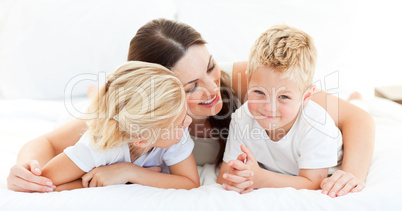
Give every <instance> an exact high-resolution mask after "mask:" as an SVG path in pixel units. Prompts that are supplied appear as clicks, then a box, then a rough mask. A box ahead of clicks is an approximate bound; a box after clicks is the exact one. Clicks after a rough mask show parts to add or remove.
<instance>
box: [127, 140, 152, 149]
mask: <svg viewBox="0 0 402 211" xmlns="http://www.w3.org/2000/svg"><path fill="white" fill-rule="evenodd" d="M131 143H132V144H133V145H134V146H135V147H141V148H144V147H146V146H148V141H147V140H145V139H137V140H133V141H132V142H131Z"/></svg>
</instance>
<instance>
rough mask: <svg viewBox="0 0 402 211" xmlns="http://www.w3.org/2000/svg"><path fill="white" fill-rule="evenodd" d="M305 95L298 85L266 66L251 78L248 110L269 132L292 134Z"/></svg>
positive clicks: (255, 72)
mask: <svg viewBox="0 0 402 211" xmlns="http://www.w3.org/2000/svg"><path fill="white" fill-rule="evenodd" d="M301 98H302V93H301V91H300V89H299V86H298V85H297V83H295V82H294V81H292V80H290V79H286V78H284V79H282V78H281V74H280V73H277V72H275V71H273V69H272V68H270V67H267V66H264V67H259V68H257V69H256V70H255V71H254V73H253V75H252V76H251V78H250V83H249V87H248V108H249V110H250V112H251V114H252V115H253V117H254V118H255V119H256V120H257V122H258V123H259V124H260V125H261V126H262V127H263V128H264V129H265V130H267V131H268V132H270V131H275V130H278V129H282V130H284V132H288V131H289V129H290V128H291V127H292V125H293V123H294V121H295V120H296V117H297V114H298V112H299V109H300V105H301Z"/></svg>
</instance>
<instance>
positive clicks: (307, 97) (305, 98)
mask: <svg viewBox="0 0 402 211" xmlns="http://www.w3.org/2000/svg"><path fill="white" fill-rule="evenodd" d="M316 88H317V87H316V85H312V86H311V87H310V88H308V90H307V91H306V92H305V93H304V95H303V106H306V105H307V103H308V101H309V100H310V99H311V96H313V94H314V92H315V89H316Z"/></svg>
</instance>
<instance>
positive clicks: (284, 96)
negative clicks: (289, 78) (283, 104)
mask: <svg viewBox="0 0 402 211" xmlns="http://www.w3.org/2000/svg"><path fill="white" fill-rule="evenodd" d="M279 98H280V99H290V98H289V97H288V96H286V95H281V96H279Z"/></svg>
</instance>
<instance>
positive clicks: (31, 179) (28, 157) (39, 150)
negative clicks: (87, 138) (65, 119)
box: [7, 119, 87, 192]
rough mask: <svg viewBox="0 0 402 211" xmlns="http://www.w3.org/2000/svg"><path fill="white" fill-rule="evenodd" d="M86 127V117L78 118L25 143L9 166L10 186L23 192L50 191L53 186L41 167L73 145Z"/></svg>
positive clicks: (8, 183) (8, 181)
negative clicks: (12, 163)
mask: <svg viewBox="0 0 402 211" xmlns="http://www.w3.org/2000/svg"><path fill="white" fill-rule="evenodd" d="M86 130H87V126H86V123H85V120H80V119H76V120H73V121H71V122H69V123H67V124H65V125H63V126H62V127H60V128H58V129H56V130H54V131H52V132H50V133H47V134H45V135H42V136H40V137H38V138H36V139H33V140H31V141H30V142H28V143H26V144H25V145H24V146H23V147H22V149H21V150H20V152H19V154H18V159H17V164H16V165H14V166H13V167H12V168H11V169H10V173H9V176H8V179H7V186H8V188H9V189H10V190H15V191H23V192H47V191H51V190H52V189H53V188H54V186H53V183H52V181H51V180H49V179H48V178H46V177H42V176H41V175H42V167H43V166H44V165H45V164H46V163H47V162H49V160H51V159H52V158H53V157H55V156H56V155H58V154H60V153H61V152H62V151H63V150H64V149H65V148H67V147H68V146H72V145H74V144H75V143H76V142H77V141H78V140H79V139H80V137H81V136H82V134H83V133H84V132H85V131H86Z"/></svg>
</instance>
